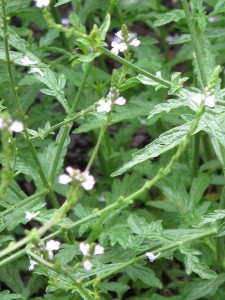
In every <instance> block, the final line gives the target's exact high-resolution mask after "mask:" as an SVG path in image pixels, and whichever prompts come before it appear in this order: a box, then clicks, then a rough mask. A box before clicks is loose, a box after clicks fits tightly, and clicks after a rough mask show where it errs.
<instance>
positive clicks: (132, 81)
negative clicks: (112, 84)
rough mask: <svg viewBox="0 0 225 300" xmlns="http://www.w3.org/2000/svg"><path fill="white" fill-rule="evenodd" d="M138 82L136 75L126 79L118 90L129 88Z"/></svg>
mask: <svg viewBox="0 0 225 300" xmlns="http://www.w3.org/2000/svg"><path fill="white" fill-rule="evenodd" d="M138 84H140V80H138V79H137V78H136V77H132V78H129V79H127V80H126V82H125V83H124V84H122V85H121V86H120V88H119V91H120V92H123V91H126V90H128V89H130V88H132V87H133V86H136V85H138Z"/></svg>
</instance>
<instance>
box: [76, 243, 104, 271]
mask: <svg viewBox="0 0 225 300" xmlns="http://www.w3.org/2000/svg"><path fill="white" fill-rule="evenodd" d="M79 250H80V252H81V253H82V254H83V256H84V257H85V258H87V257H90V256H95V255H100V254H103V253H104V247H102V246H101V245H96V246H95V248H94V249H93V253H92V254H91V253H90V252H91V251H90V250H91V247H90V244H88V243H85V242H81V243H80V244H79ZM83 266H84V269H85V270H87V271H90V270H91V269H92V263H91V261H90V260H89V259H85V260H84V262H83Z"/></svg>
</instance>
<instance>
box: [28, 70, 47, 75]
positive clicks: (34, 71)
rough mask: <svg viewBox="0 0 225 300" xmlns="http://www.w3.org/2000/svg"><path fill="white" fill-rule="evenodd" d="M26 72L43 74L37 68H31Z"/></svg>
mask: <svg viewBox="0 0 225 300" xmlns="http://www.w3.org/2000/svg"><path fill="white" fill-rule="evenodd" d="M28 73H38V74H39V75H41V76H44V73H43V72H42V71H41V69H39V68H31V69H30V71H29V72H28Z"/></svg>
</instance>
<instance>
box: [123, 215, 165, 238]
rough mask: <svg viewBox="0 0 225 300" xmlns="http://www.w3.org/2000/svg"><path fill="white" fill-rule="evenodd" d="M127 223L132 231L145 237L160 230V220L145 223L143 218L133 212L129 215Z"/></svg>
mask: <svg viewBox="0 0 225 300" xmlns="http://www.w3.org/2000/svg"><path fill="white" fill-rule="evenodd" d="M127 223H128V226H129V228H130V229H131V231H132V232H133V233H135V234H138V235H139V236H142V237H146V236H149V235H151V234H154V235H157V234H159V233H160V232H161V231H162V226H161V221H160V220H159V221H155V222H151V223H147V222H146V221H145V219H144V218H140V217H138V216H136V215H134V214H132V215H130V216H129V218H128V220H127Z"/></svg>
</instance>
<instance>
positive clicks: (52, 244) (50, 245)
mask: <svg viewBox="0 0 225 300" xmlns="http://www.w3.org/2000/svg"><path fill="white" fill-rule="evenodd" d="M59 248H60V242H59V241H54V240H50V241H47V243H46V245H45V250H46V251H47V252H48V258H49V259H53V257H54V254H53V251H57V250H59ZM37 252H38V253H39V254H40V256H41V257H43V254H41V252H42V250H40V249H38V250H37ZM37 264H38V263H37V262H36V261H34V260H33V259H30V266H29V271H32V270H33V269H34V266H35V265H37Z"/></svg>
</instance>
